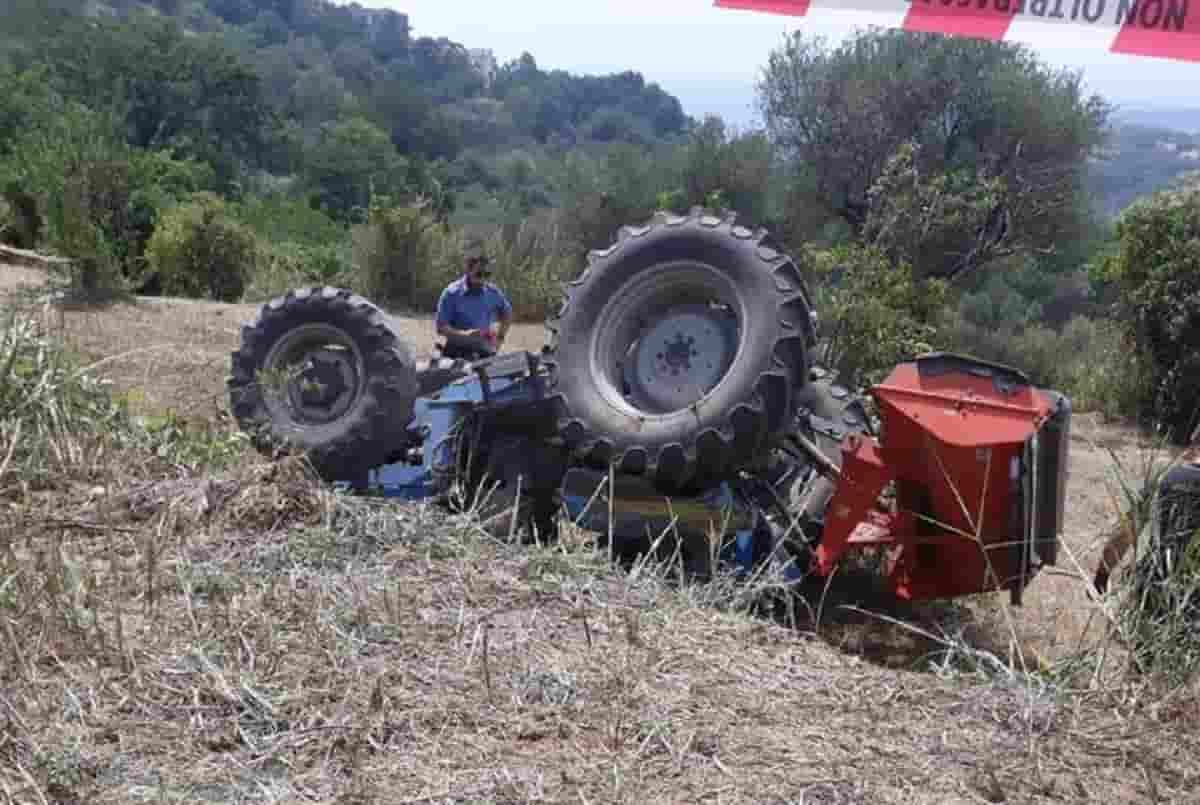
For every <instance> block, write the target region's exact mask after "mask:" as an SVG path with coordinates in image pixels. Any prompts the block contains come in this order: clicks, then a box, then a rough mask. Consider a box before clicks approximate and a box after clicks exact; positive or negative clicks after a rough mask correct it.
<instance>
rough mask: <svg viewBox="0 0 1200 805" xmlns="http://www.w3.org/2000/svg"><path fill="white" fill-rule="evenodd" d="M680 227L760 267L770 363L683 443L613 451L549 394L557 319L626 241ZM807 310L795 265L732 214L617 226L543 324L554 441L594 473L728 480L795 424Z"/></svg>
mask: <svg viewBox="0 0 1200 805" xmlns="http://www.w3.org/2000/svg"><path fill="white" fill-rule="evenodd" d="M685 226H694V227H700V228H703V229H705V230H716V231H718V232H719V233H720V234H721V236H722V237H725V238H728V239H729V241H731V242H732V243H733V244H734V245H736V246H737V248H739V249H742V250H744V249H747V248H748V249H750V250H752V252H753V254H754V255H755V257H756V258H757V260H758V261H759V262H760V263H761V265H760V266H759V270H761V271H763V272H766V273H769V274H770V275H771V276H772V279H773V281H774V287H775V289H776V301H775V305H776V310H775V315H776V320H777V321H778V334H777V337H776V340H775V344H774V346H773V347H772V354H773V355H774V359H773V360H772V361H771V362H770V364H771V365H770V367H769V368H767V369H766V370H764V371H763V373H762V374H761V375H760V376H759V378H758V380H757V381H756V382H754V383H753V384H752V385H751V389H752V391H751V392H750V394H749V395H748V397H747V398H746V399H745V400H744V401H743V402H742V403H741V404H739V405H735V406H733V407H732V408H731V410H729V411H728V412H727V413H726V414H725V415H724V417H722V418H721V421H720V422H719V424H718V425H717V426H715V427H712V426H705V427H701V428H698V430H697V432H696V433H695V434H694V435H693V436H692V437H691V439H689V440H688V441H687V443H678V442H671V443H667V444H660V445H655V444H651V443H645V444H642V443H637V442H636V440H635V441H634V443H632V444H627V445H626V446H625V448H624V449H623V450H617V449H616V447H615V444H614V442H613V441H611V440H610V439H609V438H608V434H602V433H591V432H589V430H588V425H587V423H586V422H584V421H583V419H582V418H580V416H579V415H578V413H577V412H576V411H575V410H574V409H573V408H572V405H571V401H570V400H568V399H567V398H566V395H565V394H564V393H563V392H562V391H561V390H558V389H556V384H555V375H556V370H557V368H558V366H559V364H560V360H559V359H558V350H559V345H560V343H561V338H562V336H563V319H564V317H565V316H566V314H567V312H568V311H570V310H571V309H572V308H573V307H574V306H575V305H576V304H577V300H578V298H579V295H580V294H582V293H586V292H587V291H588V290H589V288H590V287H591V285H592V283H594V282H596V279H597V277H599V276H601V275H603V273H604V272H605V270H606V269H607V268H608V267H610V266H612V265H614V264H615V263H617V262H619V261H620V260H621V259H622V255H621V252H622V251H623V250H624V247H625V245H626V244H628V243H629V242H630V241H631V240H634V239H637V238H643V237H646V236H647V235H648V234H649V233H652V232H654V231H655V230H660V229H663V228H669V229H678V228H680V227H685ZM810 311H811V308H810V305H809V297H808V295H807V292H806V290H805V286H804V281H803V277H802V274H801V272H800V270H799V268H798V267H797V266H796V264H795V263H794V262H793V261H792V260H791V259H790V258H789V257H788V256H787V255H786V254H784V253H783V252H782V251H781V250H780V249H779V246H778V244H777V243H776V242H775V241H774V239H773V238H771V236H770V235H769V233H767V232H766V231H765V230H763V229H757V230H750V229H748V228H746V227H744V226H740V225H738V224H737V223H736V219H735V217H734V216H725V217H720V216H716V215H713V214H711V213H710V212H708V211H706V210H704V209H702V208H694V209H693V210H692V211H691V212H690V213H689V214H688V215H687V216H678V215H671V214H665V213H658V214H656V215H655V216H654V217H653V218H652V219H651V220H650V221H649V222H648V223H647V224H646V225H645V226H642V227H630V226H626V227H622V228H621V229H620V230H619V232H618V233H617V238H616V242H615V243H614V244H613V246H611V247H610V248H608V249H605V250H596V251H593V252H591V253H589V255H588V260H587V267H586V268H585V269H584V271H583V272H582V273H581V274H580V276H579V277H577V278H576V279H575V280H574V281H573V282H569V283H566V284H564V285H563V299H562V305H561V307H560V309H559V311H558V313H557V314H555V315H553V316H552V317H550V318H549V319H548V320H547V322H546V328H547V331H548V341H547V345H546V347H545V349H544V350H543V356H544V364H545V365H546V366H547V368H548V369H549V370H550V375H551V384H550V389H551V392H550V393H551V394H552V396H553V397H554V399H555V408H554V410H555V411H556V412H557V416H558V425H557V433H558V437H559V439H560V440H561V442H562V444H563V445H564V446H566V447H567V448H568V449H569V450H571V451H572V453H573V455H574V457H575V459H576V460H581V461H583V462H585V463H587V464H590V465H592V466H596V467H601V468H607V467H608V466H615V467H617V468H619V469H620V470H621V471H622V472H629V473H633V474H644V475H647V476H649V477H650V478H651V479H652V480H653V481H654V482H655V483H656V484H658V485H660V486H663V487H667V488H678V487H681V486H686V485H688V484H695V483H697V482H703V481H705V480H712V479H716V478H721V477H728V474H729V473H730V472H731V471H735V470H736V469H738V468H740V467H744V466H746V465H748V464H751V463H753V462H754V461H756V460H757V459H758V458H759V457H761V456H762V455H763V453H764V448H765V447H766V445H767V444H768V442H769V441H770V440H771V439H773V438H775V437H777V436H779V435H780V434H781V433H782V432H784V431H785V430H786V429H787V428H788V427H789V426H790V425H791V423H792V421H793V420H794V417H795V413H796V406H797V401H796V397H797V395H796V390H797V389H799V388H801V387H802V386H803V385H804V384H806V383H807V382H808V371H809V365H808V360H809V358H808V356H809V351H810V349H811V348H812V346H813V345H814V344H815V339H816V334H815V331H814V325H813V318H812V315H811V312H810ZM764 312H765V311H764Z"/></svg>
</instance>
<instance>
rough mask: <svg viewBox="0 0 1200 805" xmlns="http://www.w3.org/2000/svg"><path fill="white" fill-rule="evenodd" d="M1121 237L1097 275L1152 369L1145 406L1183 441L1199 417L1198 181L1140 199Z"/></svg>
mask: <svg viewBox="0 0 1200 805" xmlns="http://www.w3.org/2000/svg"><path fill="white" fill-rule="evenodd" d="M1116 238H1117V240H1116V244H1115V246H1116V248H1115V249H1114V250H1113V251H1112V252H1111V253H1110V254H1108V255H1107V256H1106V257H1105V258H1104V259H1102V260H1100V261H1098V262H1097V263H1096V265H1095V267H1094V268H1095V274H1096V279H1097V280H1098V281H1099V282H1101V283H1103V284H1107V285H1111V286H1112V287H1113V289H1114V290H1115V296H1116V300H1117V301H1116V304H1115V311H1114V312H1115V313H1116V316H1115V319H1116V320H1117V321H1119V322H1121V323H1122V324H1124V326H1125V328H1126V334H1127V336H1128V338H1129V339H1130V342H1131V343H1132V344H1133V345H1134V346H1135V347H1136V349H1137V352H1138V355H1139V356H1140V357H1141V359H1142V361H1143V362H1144V364H1145V366H1146V368H1147V369H1148V371H1149V379H1150V383H1149V384H1148V385H1147V386H1146V388H1145V395H1144V397H1143V401H1142V402H1143V406H1144V408H1143V412H1147V411H1149V412H1153V419H1154V420H1155V423H1156V424H1161V425H1162V427H1163V428H1164V429H1165V431H1166V435H1167V436H1168V438H1170V439H1171V440H1172V441H1174V442H1176V443H1184V442H1186V440H1187V438H1188V437H1189V435H1190V434H1191V433H1192V431H1193V430H1194V429H1195V428H1196V427H1197V425H1198V424H1200V187H1184V188H1182V189H1179V190H1169V191H1164V192H1161V193H1159V194H1156V195H1155V196H1152V197H1150V198H1147V199H1144V200H1142V201H1139V202H1137V203H1135V204H1134V205H1133V206H1131V207H1130V208H1129V209H1128V210H1127V211H1126V212H1125V214H1124V215H1123V216H1122V217H1121V219H1120V221H1119V222H1118V224H1117V230H1116Z"/></svg>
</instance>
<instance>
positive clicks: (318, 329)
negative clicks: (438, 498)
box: [229, 288, 418, 483]
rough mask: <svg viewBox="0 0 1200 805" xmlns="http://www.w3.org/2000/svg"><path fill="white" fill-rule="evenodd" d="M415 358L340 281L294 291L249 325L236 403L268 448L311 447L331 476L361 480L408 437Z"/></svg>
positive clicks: (235, 363)
mask: <svg viewBox="0 0 1200 805" xmlns="http://www.w3.org/2000/svg"><path fill="white" fill-rule="evenodd" d="M417 394H418V380H417V373H416V368H415V362H414V360H413V355H412V352H411V350H410V349H409V347H408V346H407V345H406V344H405V343H404V341H403V340H402V339H401V338H400V336H399V334H398V333H397V332H396V330H395V328H394V327H393V326H392V325H391V324H390V322H389V321H388V318H387V316H386V315H385V314H384V313H383V311H381V310H380V309H379V308H377V307H376V306H375V305H372V304H371V303H370V302H368V301H367V300H366V299H363V298H362V297H360V296H356V295H354V294H352V293H350V292H349V291H344V290H339V289H336V288H308V289H301V290H296V291H290V292H289V293H287V294H286V295H284V296H281V297H278V298H276V299H273V300H271V301H270V302H268V303H267V304H265V305H263V306H262V308H261V310H260V311H259V314H258V316H257V317H256V318H255V319H254V321H253V322H252V323H251V324H249V325H247V326H245V327H243V328H242V343H241V347H240V348H239V349H238V350H237V351H236V352H234V353H233V355H232V372H231V377H230V379H229V398H230V406H231V409H232V411H233V415H234V417H235V418H236V419H237V421H238V424H239V425H241V427H242V429H243V430H244V431H246V432H247V433H249V434H250V435H251V436H252V438H253V440H254V443H255V446H256V447H257V448H258V449H259V450H260V451H262V452H264V453H268V454H277V453H279V452H280V451H281V450H299V451H301V452H303V453H304V454H305V455H306V456H307V457H308V459H309V461H310V462H311V463H312V465H313V467H314V468H315V469H316V471H317V472H318V473H319V474H320V475H321V477H322V478H325V479H327V480H331V481H333V480H336V481H348V482H350V483H357V482H361V481H362V480H363V479H364V478H365V477H366V475H367V473H368V471H369V470H371V469H373V468H375V467H378V466H380V465H382V464H385V463H387V462H388V461H389V460H390V459H391V458H392V457H393V456H394V455H395V454H396V452H397V451H399V450H402V449H403V448H404V447H405V445H406V444H407V443H408V433H407V429H408V425H409V424H410V422H411V421H412V416H413V411H414V404H415V402H416V399H417Z"/></svg>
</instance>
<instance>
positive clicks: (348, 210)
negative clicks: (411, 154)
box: [305, 117, 406, 221]
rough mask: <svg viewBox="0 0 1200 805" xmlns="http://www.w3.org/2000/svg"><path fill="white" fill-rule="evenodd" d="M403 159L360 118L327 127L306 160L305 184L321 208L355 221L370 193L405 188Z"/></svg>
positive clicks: (377, 130) (381, 133)
mask: <svg viewBox="0 0 1200 805" xmlns="http://www.w3.org/2000/svg"><path fill="white" fill-rule="evenodd" d="M405 168H406V162H405V160H404V159H403V158H402V157H401V156H400V155H399V153H397V151H396V148H395V146H393V145H392V142H391V139H390V138H389V137H388V135H387V134H386V133H385V132H384V131H383V130H381V129H380V128H379V127H378V126H376V125H374V124H373V123H371V122H370V121H368V120H365V119H363V118H360V117H355V118H350V119H349V120H343V121H338V122H335V123H330V124H328V125H326V126H325V127H323V128H322V130H321V136H320V139H319V140H318V141H317V142H316V144H315V145H314V146H313V148H312V149H311V151H310V152H309V154H308V157H307V160H306V168H305V173H306V178H307V184H308V186H309V188H310V189H311V190H312V192H313V193H314V194H315V197H316V200H317V204H318V206H319V207H321V209H323V210H325V211H326V212H327V213H328V214H330V215H331V216H333V217H334V218H337V219H339V220H343V221H347V220H355V219H357V218H359V217H360V216H362V215H363V214H364V213H365V212H366V210H367V208H368V207H369V206H370V202H371V197H372V196H373V195H375V194H376V193H385V194H386V193H396V192H399V191H402V190H403V189H404V187H405V183H404V170H405Z"/></svg>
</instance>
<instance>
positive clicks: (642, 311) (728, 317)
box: [589, 261, 744, 418]
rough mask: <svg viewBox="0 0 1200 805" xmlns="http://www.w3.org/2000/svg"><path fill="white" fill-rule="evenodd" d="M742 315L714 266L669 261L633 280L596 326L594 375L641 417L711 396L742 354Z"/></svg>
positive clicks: (615, 400) (613, 398)
mask: <svg viewBox="0 0 1200 805" xmlns="http://www.w3.org/2000/svg"><path fill="white" fill-rule="evenodd" d="M743 319H744V316H743V314H742V311H741V310H740V308H739V305H738V303H737V295H736V293H735V290H734V288H733V286H732V285H731V284H730V283H729V281H728V280H727V279H726V278H725V277H724V276H723V275H722V274H720V273H718V272H717V271H716V270H714V269H713V268H712V267H711V266H708V265H706V264H704V263H698V262H693V261H678V262H672V263H667V264H664V265H662V266H659V267H657V268H655V269H654V270H652V271H649V272H646V273H645V274H644V275H643V276H640V277H638V278H636V279H634V280H633V281H632V282H630V283H627V284H626V286H625V287H622V288H621V289H620V290H618V291H617V292H616V293H614V294H613V296H612V298H611V299H610V301H609V302H608V303H607V304H606V305H605V306H604V308H603V309H602V310H601V312H600V315H599V317H598V319H597V323H596V326H595V327H594V328H593V331H592V338H591V345H590V347H591V348H590V349H589V354H590V356H591V362H592V366H591V369H592V377H594V378H596V379H597V382H598V385H599V386H600V392H601V394H602V395H603V396H604V398H605V399H606V400H608V402H609V403H610V404H611V405H613V406H615V407H617V408H619V409H621V410H623V411H625V412H626V413H630V414H633V415H635V416H639V417H647V418H648V417H656V416H667V415H670V414H672V413H675V412H677V411H681V410H684V409H687V408H689V407H691V406H694V405H696V404H697V403H699V402H700V401H702V400H704V399H705V398H707V397H708V396H710V395H711V394H712V393H713V392H714V391H715V390H716V389H717V388H718V387H719V386H720V384H721V382H722V381H723V380H724V378H725V376H726V375H727V374H728V373H729V369H730V367H731V366H732V365H733V363H734V361H735V360H736V359H737V356H738V353H739V351H740V343H741V331H742V321H743Z"/></svg>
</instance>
